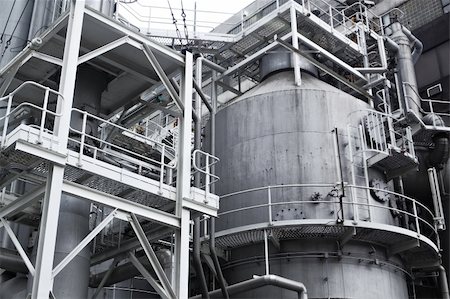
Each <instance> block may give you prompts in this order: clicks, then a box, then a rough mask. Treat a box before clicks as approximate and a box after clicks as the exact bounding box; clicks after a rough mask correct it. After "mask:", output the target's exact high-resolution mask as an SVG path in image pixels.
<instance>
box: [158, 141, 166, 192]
mask: <svg viewBox="0 0 450 299" xmlns="http://www.w3.org/2000/svg"><path fill="white" fill-rule="evenodd" d="M165 155H166V146H165V145H164V144H163V145H162V149H161V171H160V173H159V191H158V193H159V194H160V195H161V194H162V187H163V183H164V157H165Z"/></svg>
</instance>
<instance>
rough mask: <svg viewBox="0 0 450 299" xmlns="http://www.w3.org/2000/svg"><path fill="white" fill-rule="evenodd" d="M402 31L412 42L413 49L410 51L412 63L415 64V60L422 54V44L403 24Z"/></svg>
mask: <svg viewBox="0 0 450 299" xmlns="http://www.w3.org/2000/svg"><path fill="white" fill-rule="evenodd" d="M402 31H403V33H404V34H405V35H406V36H407V37H408V39H409V40H410V42H411V43H412V47H413V51H412V53H411V56H412V61H413V63H414V64H416V62H417V61H418V60H419V57H420V55H422V51H423V44H422V42H421V41H420V40H419V39H418V38H417V37H415V36H414V35H413V34H412V33H411V31H409V30H408V29H407V28H406V27H405V26H403V27H402Z"/></svg>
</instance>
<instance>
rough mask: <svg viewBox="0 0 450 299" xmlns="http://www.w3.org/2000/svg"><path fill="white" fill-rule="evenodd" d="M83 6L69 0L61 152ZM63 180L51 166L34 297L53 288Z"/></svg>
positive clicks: (79, 1) (59, 128)
mask: <svg viewBox="0 0 450 299" xmlns="http://www.w3.org/2000/svg"><path fill="white" fill-rule="evenodd" d="M84 6H85V0H77V1H75V0H72V1H71V2H70V15H69V24H68V27H67V34H66V43H65V48H64V57H63V67H62V70H61V80H60V90H59V91H60V93H61V94H62V95H63V97H64V101H62V102H59V103H58V107H57V111H58V112H59V113H61V114H62V117H60V118H58V119H57V121H55V128H56V130H55V135H56V136H58V140H59V142H60V144H59V151H60V152H65V150H66V148H67V141H68V138H69V125H70V115H71V109H72V103H73V96H74V89H75V78H76V70H77V65H78V53H79V49H80V41H81V31H82V26H83V15H84ZM63 179H64V166H61V165H57V164H52V165H50V166H49V173H48V178H47V186H46V192H45V196H44V201H43V208H42V217H41V225H40V230H39V242H38V248H37V256H36V274H35V275H34V279H33V287H32V293H31V298H32V299H38V298H48V296H49V294H50V293H51V290H52V287H53V277H52V270H53V260H54V250H55V245H56V234H57V227H58V218H59V208H60V203H61V194H62V185H63Z"/></svg>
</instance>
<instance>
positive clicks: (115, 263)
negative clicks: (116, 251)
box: [91, 257, 121, 299]
mask: <svg viewBox="0 0 450 299" xmlns="http://www.w3.org/2000/svg"><path fill="white" fill-rule="evenodd" d="M120 261H121V259H120V258H118V257H116V258H115V259H114V260H113V261H112V263H111V266H109V269H108V271H107V272H106V274H105V276H103V278H102V280H101V281H100V284H99V285H98V287H97V289H96V290H95V292H94V295H92V298H91V299H95V298H97V296H98V295H99V294H100V291H101V290H102V289H103V287H104V286H105V283H106V281H107V280H108V278H109V277H110V276H111V274H112V273H113V271H114V269H115V268H116V267H117V264H118V263H119V262H120Z"/></svg>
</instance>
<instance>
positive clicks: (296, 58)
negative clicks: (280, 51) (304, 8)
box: [290, 5, 302, 86]
mask: <svg viewBox="0 0 450 299" xmlns="http://www.w3.org/2000/svg"><path fill="white" fill-rule="evenodd" d="M290 16H291V31H292V47H294V48H295V49H297V50H298V49H299V46H298V37H297V10H296V9H295V7H294V5H292V6H291V8H290ZM291 55H292V64H293V65H294V80H295V85H297V86H300V85H301V84H302V77H301V73H300V66H299V59H300V57H299V55H298V54H297V53H295V52H292V53H291Z"/></svg>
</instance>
